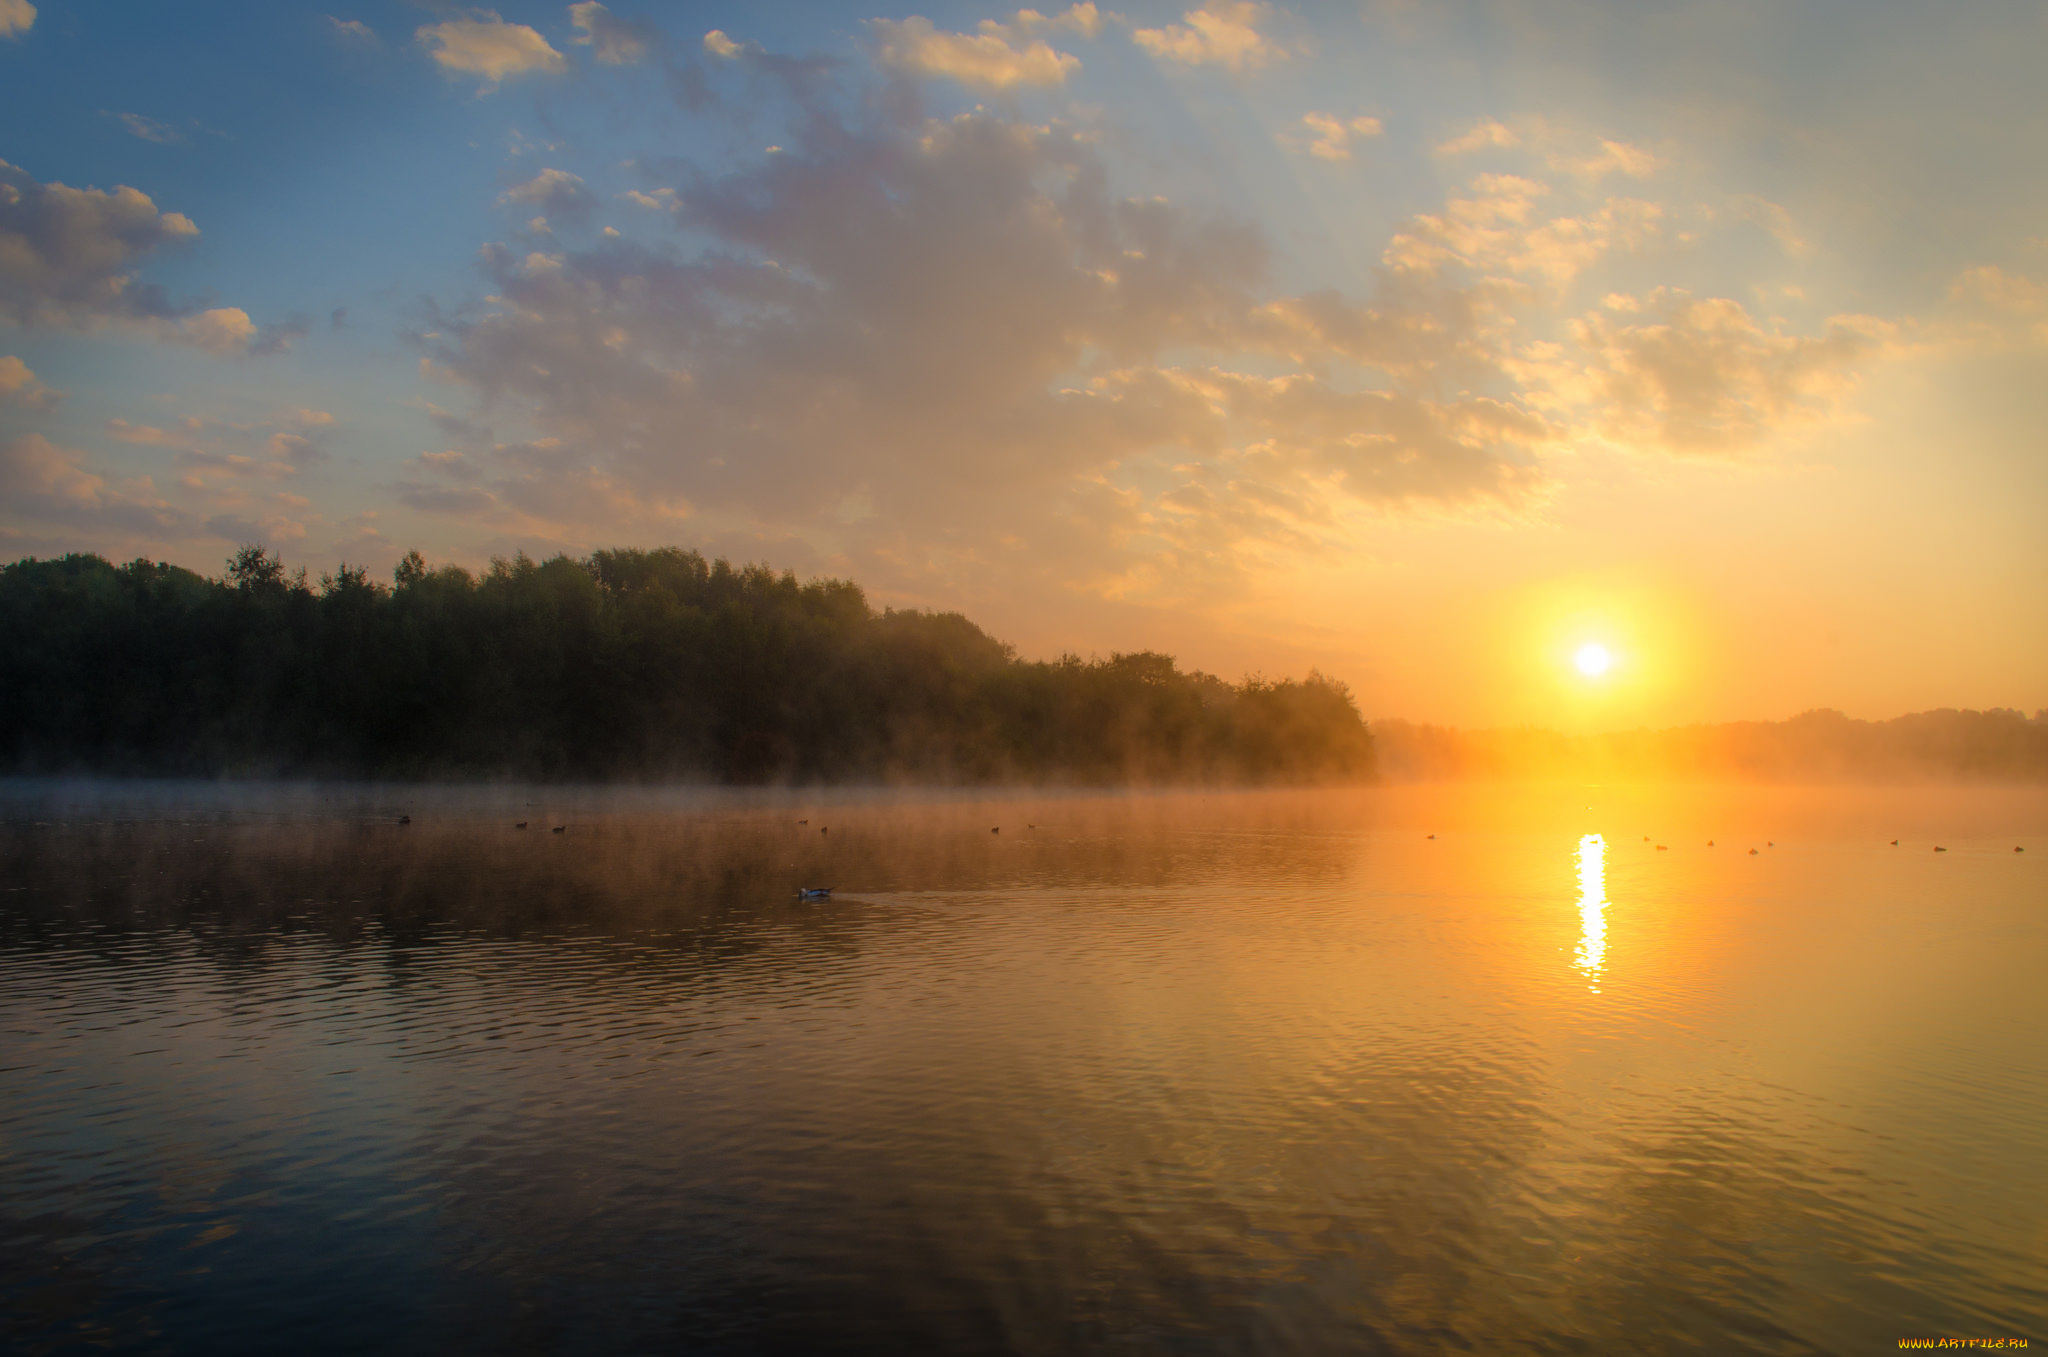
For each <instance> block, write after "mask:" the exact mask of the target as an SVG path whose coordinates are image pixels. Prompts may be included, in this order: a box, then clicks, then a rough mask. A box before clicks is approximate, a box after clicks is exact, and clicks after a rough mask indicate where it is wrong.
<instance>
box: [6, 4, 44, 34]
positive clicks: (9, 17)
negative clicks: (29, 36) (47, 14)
mask: <svg viewBox="0 0 2048 1357" xmlns="http://www.w3.org/2000/svg"><path fill="white" fill-rule="evenodd" d="M35 22H36V7H35V6H34V5H31V4H30V3H29V2H28V0H0V38H19V37H20V36H21V35H22V34H24V33H26V32H28V31H29V29H31V28H33V27H34V26H35Z"/></svg>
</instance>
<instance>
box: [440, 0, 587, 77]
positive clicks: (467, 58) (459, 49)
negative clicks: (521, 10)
mask: <svg viewBox="0 0 2048 1357" xmlns="http://www.w3.org/2000/svg"><path fill="white" fill-rule="evenodd" d="M471 14H472V17H470V18H467V19H450V20H448V21H446V22H445V23H438V24H423V25H422V26H421V27H419V28H418V29H417V30H415V31H414V33H413V37H414V39H415V40H416V41H418V43H419V44H420V46H422V47H424V48H426V49H427V51H428V52H429V53H431V54H432V56H433V58H434V61H435V63H436V64H438V65H439V66H440V67H441V69H442V70H444V71H447V72H448V73H449V74H451V75H476V76H482V77H483V79H484V81H485V86H486V88H494V87H495V86H496V85H497V84H498V83H499V82H500V81H503V80H507V79H510V78H511V77H512V76H515V75H523V74H525V73H526V72H528V71H541V72H545V73H547V74H550V75H554V74H559V73H560V72H562V71H564V70H566V69H568V63H567V62H566V61H564V60H563V59H562V54H561V53H560V52H557V51H556V50H555V49H554V48H552V47H550V46H549V45H548V40H547V39H546V38H543V37H542V36H541V35H540V34H539V33H537V32H535V31H534V30H533V29H531V28H529V27H527V26H526V25H525V24H508V23H506V22H504V21H503V20H502V19H500V18H499V17H498V16H497V14H496V12H494V11H492V10H474V11H471Z"/></svg>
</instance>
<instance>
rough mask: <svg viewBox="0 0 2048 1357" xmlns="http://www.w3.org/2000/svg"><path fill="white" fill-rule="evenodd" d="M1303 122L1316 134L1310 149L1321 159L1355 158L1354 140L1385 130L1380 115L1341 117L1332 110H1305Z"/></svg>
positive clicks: (1309, 146) (1309, 150)
mask: <svg viewBox="0 0 2048 1357" xmlns="http://www.w3.org/2000/svg"><path fill="white" fill-rule="evenodd" d="M1301 123H1302V126H1304V127H1306V128H1307V129H1308V130H1309V131H1310V132H1313V133H1314V134H1315V139H1314V140H1313V141H1311V142H1309V144H1308V153H1309V154H1310V155H1312V156H1315V157H1316V158H1317V159H1319V160H1349V159H1351V143H1352V142H1354V141H1360V140H1364V139H1366V138H1369V137H1376V136H1378V135H1380V133H1381V132H1382V131H1383V130H1384V129H1383V128H1382V127H1381V126H1380V120H1379V119H1378V118H1366V117H1358V118H1350V119H1345V118H1340V117H1338V116H1336V115H1335V114H1332V113H1304V114H1302V115H1301Z"/></svg>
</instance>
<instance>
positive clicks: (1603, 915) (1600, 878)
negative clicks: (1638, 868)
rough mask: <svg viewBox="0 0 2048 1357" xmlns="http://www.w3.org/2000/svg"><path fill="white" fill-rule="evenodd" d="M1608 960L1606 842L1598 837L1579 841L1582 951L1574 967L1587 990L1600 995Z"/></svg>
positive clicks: (1576, 958)
mask: <svg viewBox="0 0 2048 1357" xmlns="http://www.w3.org/2000/svg"><path fill="white" fill-rule="evenodd" d="M1606 960H1607V841H1606V840H1605V839H1603V838H1601V837H1600V836H1599V835H1598V834H1587V835H1585V836H1584V837H1582V838H1581V839H1580V840H1579V948H1578V951H1577V952H1576V953H1574V954H1573V957H1572V966H1573V967H1574V969H1576V970H1577V971H1578V972H1579V974H1581V975H1583V976H1585V977H1586V981H1587V984H1586V988H1587V989H1589V990H1591V991H1593V993H1595V994H1598V993H1599V992H1600V969H1601V967H1602V965H1604V964H1605V962H1606Z"/></svg>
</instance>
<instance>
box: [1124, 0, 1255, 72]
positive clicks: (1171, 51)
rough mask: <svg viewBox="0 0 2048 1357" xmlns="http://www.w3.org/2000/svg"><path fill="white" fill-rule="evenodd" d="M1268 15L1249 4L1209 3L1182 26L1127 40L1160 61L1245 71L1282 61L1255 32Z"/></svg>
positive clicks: (1141, 32)
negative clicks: (1130, 40)
mask: <svg viewBox="0 0 2048 1357" xmlns="http://www.w3.org/2000/svg"><path fill="white" fill-rule="evenodd" d="M1267 13H1268V7H1267V6H1265V5H1263V4H1258V3H1255V2H1254V0H1209V2H1208V3H1207V4H1205V5H1203V6H1202V8H1200V9H1191V10H1189V11H1187V13H1185V14H1183V15H1181V18H1182V19H1183V20H1184V21H1185V22H1183V23H1177V24H1168V25H1166V26H1165V27H1164V28H1141V29H1138V30H1137V31H1136V32H1134V33H1132V34H1131V38H1132V40H1133V41H1134V42H1136V43H1137V44H1138V46H1140V47H1142V48H1144V49H1145V50H1146V51H1148V52H1150V53H1151V54H1152V55H1153V56H1155V57H1158V58H1160V59H1161V60H1164V61H1177V62H1180V63H1182V64H1183V65H1188V66H1202V65H1215V66H1224V67H1228V68H1229V69H1230V70H1233V71H1243V70H1249V69H1252V68H1254V67H1258V66H1264V65H1267V64H1268V63H1270V62H1274V61H1278V60H1281V59H1282V58H1284V57H1285V56H1286V55H1287V52H1286V49H1285V48H1282V47H1280V46H1278V45H1277V44H1275V43H1274V42H1272V41H1271V40H1270V39H1268V38H1267V37H1265V35H1263V34H1261V33H1260V32H1259V30H1258V25H1259V24H1260V23H1261V22H1263V21H1264V20H1265V18H1266V16H1267Z"/></svg>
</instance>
